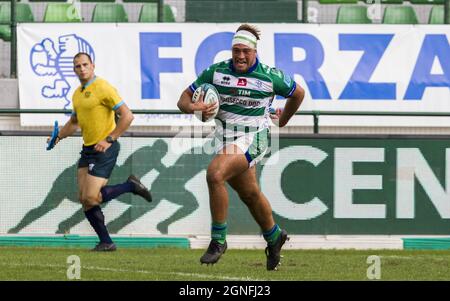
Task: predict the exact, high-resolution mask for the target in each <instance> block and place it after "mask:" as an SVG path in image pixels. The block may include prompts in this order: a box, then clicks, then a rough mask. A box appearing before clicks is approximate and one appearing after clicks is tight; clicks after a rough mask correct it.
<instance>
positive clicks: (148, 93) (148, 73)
mask: <svg viewBox="0 0 450 301" xmlns="http://www.w3.org/2000/svg"><path fill="white" fill-rule="evenodd" d="M139 45H140V56H141V81H142V83H141V97H142V99H159V98H160V95H161V90H160V78H159V76H160V73H164V72H174V73H175V72H183V67H182V64H181V59H180V58H160V57H159V54H158V52H159V48H160V47H181V33H180V32H143V33H140V34H139Z"/></svg>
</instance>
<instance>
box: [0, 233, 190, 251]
mask: <svg viewBox="0 0 450 301" xmlns="http://www.w3.org/2000/svg"><path fill="white" fill-rule="evenodd" d="M112 240H113V241H114V243H115V244H116V246H117V247H118V248H156V247H177V248H185V249H189V248H190V242H189V239H187V238H182V237H112ZM97 243H98V238H97V237H96V236H80V235H64V236H1V237H0V246H29V247H36V246H44V247H71V248H73V247H89V248H90V247H94V246H95V245H96V244H97Z"/></svg>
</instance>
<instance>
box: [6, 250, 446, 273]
mask: <svg viewBox="0 0 450 301" xmlns="http://www.w3.org/2000/svg"><path fill="white" fill-rule="evenodd" d="M202 253H203V250H190V249H179V248H154V249H125V248H123V249H119V250H118V251H116V252H113V253H93V252H90V251H89V250H86V249H80V248H74V249H68V248H64V249H62V248H25V247H0V280H67V276H66V275H67V274H66V273H67V269H68V267H69V265H70V264H68V263H67V257H68V256H70V255H77V256H79V258H80V260H81V280H170V281H171V280H180V281H192V280H194V281H197V280H202V281H205V280H206V281H208V280H221V281H230V280H248V281H252V280H368V279H367V276H366V275H367V268H368V267H369V264H368V263H367V257H368V256H370V255H378V256H380V258H381V280H450V273H449V271H450V252H448V251H406V250H405V251H403V250H395V251H394V250H383V251H381V250H368V251H359V250H285V251H283V256H284V257H283V258H282V265H281V266H280V268H279V270H278V271H271V272H268V271H266V270H265V255H264V250H236V249H229V250H227V252H226V254H225V255H224V256H223V257H222V259H221V260H220V261H219V263H217V264H216V265H214V266H206V265H203V266H202V265H200V263H199V257H200V256H201V254H202Z"/></svg>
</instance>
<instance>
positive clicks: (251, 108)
mask: <svg viewBox="0 0 450 301" xmlns="http://www.w3.org/2000/svg"><path fill="white" fill-rule="evenodd" d="M204 83H210V84H213V85H214V86H215V87H216V89H217V91H218V92H219V94H220V108H219V112H218V114H217V116H216V119H218V120H219V121H220V123H221V124H222V126H224V127H226V128H227V129H231V131H229V130H227V131H225V132H224V133H223V134H224V135H225V136H236V135H239V133H236V128H239V129H243V128H246V130H248V128H250V129H253V131H254V130H257V131H259V130H263V129H266V128H268V127H269V124H270V123H269V107H270V105H271V103H272V100H273V98H274V97H275V95H281V96H283V97H286V98H287V97H290V96H291V95H292V94H293V93H294V90H295V88H296V84H295V81H294V80H293V79H292V78H291V77H290V76H289V75H286V74H284V73H283V72H282V71H281V70H278V69H276V68H271V67H269V66H267V65H265V64H262V63H260V62H259V61H258V59H257V60H256V63H255V64H254V65H253V66H252V67H251V68H250V69H249V70H248V72H247V73H236V72H235V71H234V68H233V63H232V61H231V60H227V61H223V62H220V63H217V64H213V65H211V66H210V67H209V68H207V69H206V70H204V71H203V72H202V73H201V74H200V76H199V77H198V78H197V80H196V81H195V82H194V83H192V85H191V86H190V89H191V91H192V92H194V91H195V89H197V88H198V87H199V86H200V85H201V84H204ZM233 129H234V130H233Z"/></svg>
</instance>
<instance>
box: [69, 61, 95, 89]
mask: <svg viewBox="0 0 450 301" xmlns="http://www.w3.org/2000/svg"><path fill="white" fill-rule="evenodd" d="M94 67H95V66H94V64H93V63H91V61H90V60H89V58H88V57H87V56H86V55H80V56H79V57H77V58H76V59H75V60H74V61H73V69H74V71H75V74H76V75H77V76H78V78H79V79H80V82H81V83H83V84H85V83H87V82H88V81H90V80H91V79H93V78H94Z"/></svg>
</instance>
